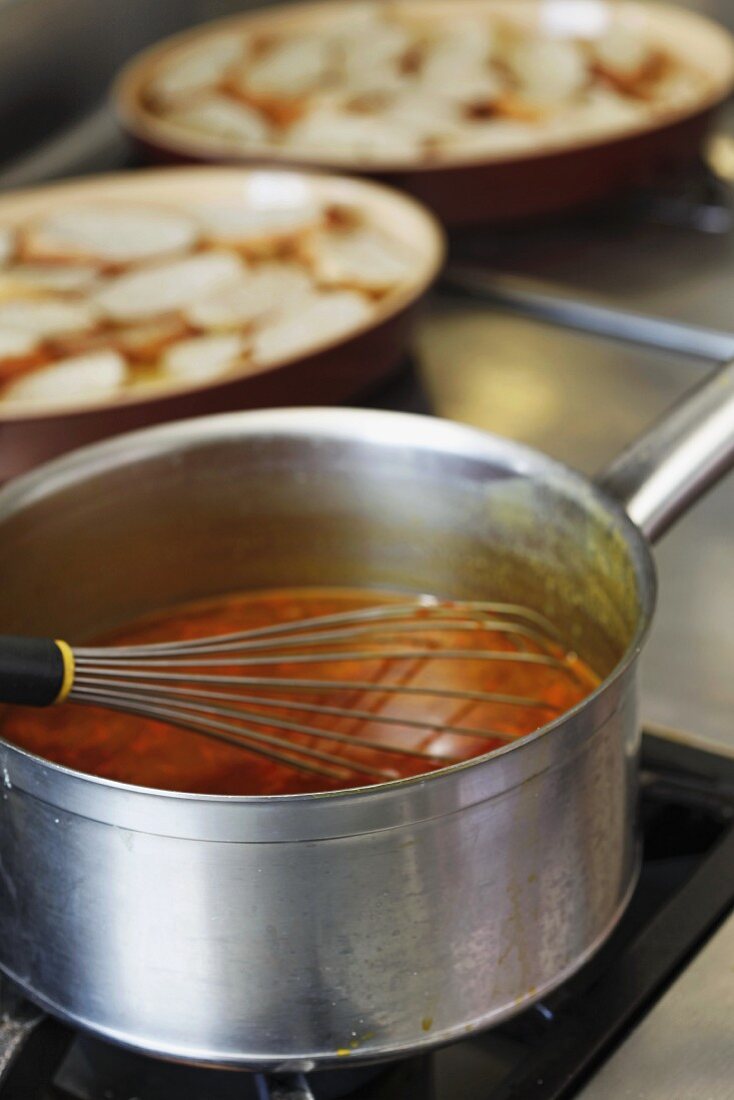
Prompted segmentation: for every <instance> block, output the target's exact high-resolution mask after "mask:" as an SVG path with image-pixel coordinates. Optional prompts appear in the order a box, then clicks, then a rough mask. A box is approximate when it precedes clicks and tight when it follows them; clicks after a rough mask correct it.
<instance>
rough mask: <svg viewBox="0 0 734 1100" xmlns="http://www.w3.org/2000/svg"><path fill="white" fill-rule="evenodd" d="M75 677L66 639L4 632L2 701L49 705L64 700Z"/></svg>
mask: <svg viewBox="0 0 734 1100" xmlns="http://www.w3.org/2000/svg"><path fill="white" fill-rule="evenodd" d="M73 679H74V657H73V654H72V652H71V649H70V648H69V646H68V645H67V644H66V642H55V641H53V640H52V639H51V638H21V637H14V636H13V635H11V634H0V703H15V704H18V705H20V706H26V707H48V706H51V704H52V703H60V702H63V700H64V699H65V698H66V697H67V695H68V694H69V691H70V690H71V685H72V681H73Z"/></svg>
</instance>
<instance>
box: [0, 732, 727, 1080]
mask: <svg viewBox="0 0 734 1100" xmlns="http://www.w3.org/2000/svg"><path fill="white" fill-rule="evenodd" d="M642 824H643V833H644V860H643V867H642V874H641V877H640V881H639V885H638V887H637V890H636V891H635V894H634V895H633V898H632V901H631V903H630V906H629V908H628V910H627V912H626V914H625V916H624V917H623V919H622V921H621V923H620V925H619V926H618V928H617V930H616V931H615V932H614V934H613V935H612V937H611V938H610V940H609V941H608V942H607V944H606V945H605V946H604V947H603V948H602V949H601V951H599V953H598V954H597V955H596V956H595V957H594V958H593V959H592V960H591V961H590V962H589V963H588V964H587V965H586V966H585V967H584V968H583V969H582V970H581V971H580V972H579V973H578V974H577V975H575V976H574V977H573V978H572V979H571V980H570V981H568V982H567V983H565V985H563V986H562V987H561V988H560V989H558V990H556V992H555V993H553V994H552V995H551V996H549V997H547V998H545V999H544V1000H543V1001H542V1002H541V1003H539V1004H536V1005H535V1006H533V1007H532V1008H530V1009H528V1010H527V1011H525V1012H523V1013H522V1014H521V1015H520V1016H518V1017H516V1018H515V1019H514V1020H511V1021H509V1022H508V1023H506V1024H503V1025H501V1026H500V1027H497V1028H495V1029H494V1030H491V1031H488V1032H486V1033H484V1034H483V1035H479V1036H473V1037H472V1038H471V1039H467V1040H465V1041H462V1042H458V1043H454V1044H452V1045H450V1046H447V1047H443V1048H442V1049H440V1050H437V1051H435V1052H433V1053H431V1054H428V1055H423V1056H421V1057H416V1058H413V1059H406V1060H404V1061H401V1062H397V1063H394V1064H392V1065H388V1066H368V1067H363V1068H359V1067H355V1068H354V1069H349V1070H345V1071H333V1072H326V1073H321V1074H314V1075H313V1076H312V1077H311V1078H310V1079H309V1081H308V1082H305V1081H304V1080H303V1079H301V1080H299V1079H297V1078H290V1079H280V1080H273V1079H271V1080H269V1081H265V1080H264V1079H263V1078H258V1077H255V1076H252V1075H249V1074H244V1073H233V1072H219V1071H214V1070H207V1069H197V1068H191V1067H186V1066H180V1065H170V1064H168V1063H164V1062H160V1061H157V1060H154V1059H150V1058H147V1057H143V1056H140V1055H134V1054H130V1053H128V1052H126V1051H123V1050H120V1049H118V1048H115V1047H112V1046H110V1045H108V1044H106V1043H102V1042H100V1041H98V1040H94V1039H90V1038H88V1037H84V1036H81V1035H79V1034H78V1033H74V1032H73V1031H71V1030H70V1029H68V1028H65V1027H63V1026H62V1025H60V1024H58V1023H56V1022H55V1021H53V1020H50V1019H44V1020H42V1021H41V1022H40V1023H39V1024H38V1025H37V1026H36V1027H35V1028H33V1029H29V1030H28V1032H27V1034H28V1038H27V1039H26V1040H25V1042H22V1043H20V1044H19V1047H20V1049H19V1051H18V1052H17V1053H16V1056H15V1058H14V1060H13V1061H12V1064H11V1065H10V1068H9V1069H7V1068H5V1069H4V1067H3V1061H2V1055H1V1053H0V1100H268V1098H271V1100H276V1098H277V1100H305V1098H306V1097H308V1096H313V1097H314V1098H315V1100H337V1098H338V1097H342V1096H348V1097H350V1098H351V1100H413V1098H415V1100H530V1098H533V1100H563V1098H570V1097H573V1096H574V1094H575V1093H576V1092H577V1090H578V1088H579V1087H580V1086H581V1084H582V1083H583V1082H584V1081H585V1080H586V1079H587V1078H588V1076H589V1075H590V1074H591V1073H593V1070H594V1068H595V1067H596V1066H598V1065H599V1064H600V1063H601V1062H603V1061H604V1059H605V1058H606V1057H608V1056H609V1055H610V1054H611V1052H612V1051H613V1050H614V1049H615V1048H616V1047H617V1046H618V1045H619V1043H620V1042H621V1040H622V1039H623V1038H624V1036H625V1035H626V1034H627V1033H628V1032H629V1031H630V1029H631V1028H633V1027H634V1025H635V1023H636V1022H637V1021H638V1020H639V1019H640V1018H641V1017H642V1016H643V1015H644V1014H645V1012H646V1011H648V1010H649V1009H650V1007H651V1006H652V1005H653V1004H654V1003H655V1001H656V1000H657V999H658V997H659V996H660V994H661V993H662V992H663V991H664V989H665V988H666V987H667V986H668V985H669V984H670V982H671V981H672V980H673V979H674V978H675V976H676V975H677V974H678V973H679V972H680V971H681V970H682V969H683V968H684V967H685V966H686V964H687V962H688V961H689V960H690V959H691V958H692V957H693V956H694V955H695V953H696V952H697V951H698V950H699V949H700V947H701V946H702V944H703V943H704V942H705V940H706V939H707V938H708V936H709V935H710V934H711V933H712V932H713V931H714V929H715V928H716V927H717V925H718V924H719V923H720V922H721V920H722V919H723V918H724V917H725V916H726V915H727V913H729V912H730V911H731V909H732V907H733V906H734V758H730V757H726V756H723V755H721V756H720V755H717V754H716V753H712V752H707V751H704V750H702V749H700V748H695V747H692V746H690V745H687V744H683V743H680V742H678V741H672V740H668V739H666V738H663V737H660V736H654V735H651V734H646V735H645V738H644V741H643V799H642ZM19 1016H20V1018H21V1019H22V1010H21V1012H20V1013H19ZM309 1090H310V1091H309Z"/></svg>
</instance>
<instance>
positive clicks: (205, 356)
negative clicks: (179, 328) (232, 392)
mask: <svg viewBox="0 0 734 1100" xmlns="http://www.w3.org/2000/svg"><path fill="white" fill-rule="evenodd" d="M249 347H250V342H249V340H247V339H246V337H244V336H242V335H241V334H239V335H234V334H231V335H227V336H196V337H193V338H192V339H190V340H182V341H181V342H180V343H178V344H173V345H172V346H171V347H169V348H168V349H167V350H166V352H165V354H164V355H163V359H162V363H161V366H162V369H163V370H164V371H165V373H166V375H167V377H169V378H171V379H176V381H179V382H209V381H213V380H214V379H215V378H221V377H222V376H223V375H226V374H228V373H230V371H232V370H233V369H234V368H235V367H237V366H238V365H239V364H240V363H241V362H242V359H243V356H244V355H246V353H247V351H248V349H249Z"/></svg>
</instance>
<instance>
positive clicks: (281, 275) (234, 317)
mask: <svg viewBox="0 0 734 1100" xmlns="http://www.w3.org/2000/svg"><path fill="white" fill-rule="evenodd" d="M313 289H314V284H313V280H312V279H311V277H310V276H309V275H308V273H307V272H306V271H304V270H303V268H300V267H296V266H295V265H294V264H283V263H280V264H261V265H260V266H259V267H256V268H254V269H253V271H252V272H251V273H250V274H248V275H245V276H244V277H243V278H242V279H241V280H240V282H238V283H232V284H230V285H229V286H228V287H226V288H225V289H224V290H223V291H221V292H220V293H219V294H216V295H212V296H211V297H209V298H205V299H203V300H201V301H199V302H195V303H194V305H192V306H191V307H190V308H189V309H188V310H187V317H188V320H189V321H190V322H191V323H192V324H193V325H195V326H197V327H200V328H205V329H232V328H240V327H243V326H248V325H251V324H252V323H254V322H256V321H258V320H260V319H261V318H263V317H270V316H276V315H277V314H280V313H283V312H284V311H288V310H292V309H295V308H296V307H297V306H298V305H299V304H300V303H302V302H304V301H305V300H306V299H307V298H308V296H309V294H311V293H312V292H313Z"/></svg>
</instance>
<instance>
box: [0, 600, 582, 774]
mask: <svg viewBox="0 0 734 1100" xmlns="http://www.w3.org/2000/svg"><path fill="white" fill-rule="evenodd" d="M414 599H415V597H413V596H404V595H396V594H395V593H384V592H374V591H367V590H363V589H359V590H352V589H335V588H311V589H307V588H302V589H280V590H271V591H260V592H245V593H237V594H233V595H227V596H222V597H219V598H217V599H213V600H208V601H206V602H199V603H195V604H187V605H184V606H178V607H174V608H172V609H167V610H165V611H161V612H157V613H155V614H153V615H150V616H147V617H146V618H144V619H140V620H138V621H136V622H134V623H131V624H129V625H127V626H124V627H122V628H120V629H118V630H116V631H115V632H114V633H111V634H108V635H106V636H105V637H103V638H99V639H96V640H95V643H94V644H99V645H118V646H119V645H144V644H148V643H159V642H170V641H180V640H185V639H193V638H201V637H205V636H209V635H218V634H228V633H232V632H235V631H241V630H247V629H250V628H254V627H261V626H266V625H269V624H272V623H281V622H287V621H292V620H299V619H306V618H311V617H313V616H318V615H331V614H334V613H339V612H344V611H350V610H353V609H361V608H369V607H371V606H375V605H378V604H382V605H384V604H385V603H387V602H396V603H399V604H405V603H410V602H412V601H413V600H414ZM440 606H441V608H442V609H446V612H447V614H448V613H449V612H450V610H451V606H452V605H451V603H450V602H441V603H440ZM449 618H450V615H449ZM396 621H399V620H396ZM349 644H350V647H351V648H354V646H355V645H358V646H359V647H360V649H361V650H365V649H367V650H369V651H370V653H372V651H375V655H374V656H372V655H370V656H369V658H368V659H366V660H353V659H351V658H350V659H349V660H344V661H331V662H328V661H323V662H319V663H318V664H305V665H304V664H297V663H294V662H292V661H291V662H289V661H288V660H287V659H285V658H284V656H282V655H281V656H277V655H274V654H272V652H271V654H270V656H272V657H273V663H272V664H270V665H267V666H262V665H261V666H254V667H253V666H250V667H244V668H243V667H242V666H240V667H238V668H234V667H232V666H227V664H226V657H225V658H222V660H221V665H219V666H218V667H216V668H215V669H212V668H208V669H203V668H202V669H200V671H203V672H208V673H212V672H222V673H225V674H235V675H237V674H239V675H243V674H247V675H263V676H267V677H278V678H281V677H282V678H288V677H294V678H300V679H304V678H310V679H329V680H333V681H363V682H366V681H369V682H371V683H374V684H377V685H379V686H380V687H385V686H389V685H398V684H402V685H406V686H410V687H413V688H420V687H433V688H435V687H441V688H444V689H452V690H457V691H461V692H466V691H473V692H482V693H501V694H503V695H511V696H520V697H527V698H531V699H533V700H534V701H535V703H536V704H538V705H533V706H530V705H515V704H509V703H505V702H491V703H490V702H486V701H476V700H467V699H457V698H443V697H436V696H431V695H423V694H416V695H409V696H404V695H398V694H394V693H389V692H387V691H381V690H376V691H375V690H362V689H356V688H350V689H348V690H337V689H335V688H330V689H328V690H319V691H314V692H304V691H303V690H301V691H300V692H299V693H296V692H295V691H293V692H290V691H289V692H288V693H287V694H280V695H278V694H277V693H273V691H272V689H271V690H270V691H265V690H263V689H251V688H248V689H244V688H238V687H231V686H229V687H224V688H218V689H216V690H224V691H229V692H238V691H245V690H247V691H248V693H249V694H250V695H257V694H259V695H260V696H263V695H269V697H271V698H276V700H280V701H287V702H289V703H293V702H294V701H295V702H296V704H299V703H300V704H304V703H308V704H316V705H317V706H332V707H340V708H349V710H350V711H355V710H358V711H362V712H368V713H369V714H370V715H373V716H374V720H370V719H368V718H366V717H353V716H350V717H341V716H334V715H332V714H323V713H320V714H314V713H311V712H308V711H306V710H300V709H298V706H297V707H296V709H293V708H292V707H288V708H284V707H282V706H280V707H278V706H276V707H275V708H272V707H265V706H263V704H262V703H248V704H247V709H248V710H249V711H250V712H251V714H254V715H255V716H256V717H260V719H261V723H262V724H257V723H254V722H252V721H249V722H248V723H247V724H248V726H249V729H250V730H254V731H256V732H257V733H258V734H264V735H266V736H271V737H276V738H281V739H283V740H287V742H288V745H287V746H286V748H285V749H276V750H274V751H277V752H287V753H288V755H291V756H293V755H296V754H294V753H293V749H294V748H295V747H296V746H299V745H300V746H305V747H308V748H312V749H316V750H317V751H323V752H326V753H329V754H332V755H334V756H337V757H339V758H341V759H342V760H347V761H350V762H351V764H357V765H363V766H366V767H367V768H368V769H369V768H372V769H375V770H377V771H378V772H379V773H381V774H372V773H365V772H360V771H356V770H352V768H351V765H350V767H348V768H341V769H339V768H338V767H337V766H335V765H333V764H328V763H327V764H326V767H327V768H330V769H332V770H336V771H337V773H338V774H336V775H323V774H318V773H314V772H310V771H303V770H300V769H298V768H295V767H293V766H291V764H290V763H283V762H281V761H277V760H272V759H268V758H266V757H265V756H263V755H260V754H259V753H258V752H255V751H253V749H254V748H255V747H256V746H252V748H247V747H245V746H243V747H239V746H235V745H232V744H229V743H225V742H223V741H220V740H216V739H212V738H210V737H207V736H202V735H201V734H198V733H193V732H191V731H188V730H185V729H181V728H179V727H177V726H174V725H170V724H168V723H167V722H162V721H158V720H153V719H149V718H142V717H139V716H134V715H130V714H123V713H119V712H117V711H113V710H108V709H102V708H98V707H92V706H88V705H80V704H75V703H73V702H69V703H66V704H63V705H61V706H58V707H53V708H50V709H48V710H38V711H34V710H26V709H23V708H19V707H17V708H8V709H7V710H6V711H5V712H4V714H3V715H2V717H1V718H0V734H1V735H2V736H3V737H4V738H5V739H6V740H8V741H10V742H12V743H13V744H16V745H19V746H21V747H22V748H25V749H28V750H29V751H30V752H33V753H36V754H37V755H39V756H41V757H44V758H45V759H48V760H52V761H55V762H56V763H58V764H63V765H65V766H67V767H70V768H74V769H76V770H78V771H81V772H86V773H89V774H92V775H97V776H102V777H104V778H107V779H114V780H119V781H121V782H123V783H132V784H137V785H140V786H144V787H153V788H159V789H164V790H170V791H188V792H196V793H202V794H229V795H248V794H249V795H252V794H296V793H305V792H313V791H325V790H339V789H344V788H349V787H355V786H364V785H368V784H372V783H377V782H383V781H384V780H385V779H387V778H399V777H407V776H413V775H419V774H422V773H426V772H430V771H433V770H435V769H436V768H438V767H443V766H446V764H449V763H452V762H455V761H459V760H467V759H470V758H471V757H474V756H477V755H479V754H482V753H485V752H488V751H490V750H492V749H496V748H498V747H500V746H501V745H505V744H507V743H508V741H513V740H515V739H517V738H520V737H523V736H524V735H527V734H529V733H531V732H533V731H534V730H536V729H538V728H539V727H540V726H542V725H544V724H545V723H546V722H548V721H551V720H552V719H553V718H556V717H558V716H559V715H560V714H563V713H564V712H565V711H567V710H568V709H569V708H570V707H572V706H574V705H575V704H576V703H578V702H580V701H581V700H582V699H583V698H584V697H585V696H586V695H588V694H589V692H590V691H591V690H593V688H594V687H595V686H596V684H597V683H598V680H597V678H596V677H595V675H594V674H593V672H591V670H590V669H589V668H588V667H587V666H585V665H584V664H583V662H582V661H580V660H579V659H578V658H577V657H575V656H573V655H570V656H567V655H565V654H564V653H563V651H562V649H561V648H554V650H553V652H554V653H555V655H557V656H558V657H560V658H561V659H562V662H563V667H561V668H557V667H552V666H546V665H540V664H532V663H521V662H516V661H514V660H490V661H488V660H481V659H478V658H474V657H471V656H470V657H469V658H468V659H461V660H452V659H449V658H448V657H446V658H441V656H440V653H441V651H442V650H444V649H462V650H469V651H471V652H472V653H473V652H477V653H480V652H486V651H493V652H497V653H512V652H513V651H515V652H517V651H518V649H520V650H524V651H525V652H531V653H532V652H540V646H539V645H538V644H537V643H536V642H535V641H534V640H533V639H532V638H530V639H528V638H525V637H523V636H518V635H515V634H512V633H510V634H507V633H503V632H500V631H496V630H491V629H487V630H485V629H482V630H470V631H459V630H457V629H453V628H447V629H444V630H441V631H438V632H436V631H435V630H433V629H429V630H428V631H427V632H425V633H413V632H410V633H405V632H402V633H401V632H400V631H399V630H396V631H395V632H394V633H393V634H383V636H382V638H381V640H380V644H379V646H378V645H377V644H376V643H375V642H374V641H373V640H371V639H368V638H365V637H360V638H358V639H356V640H351V642H350V643H349ZM330 648H331V651H333V649H334V646H331V647H330ZM426 648H430V649H431V650H435V652H436V654H437V656H436V657H435V658H433V657H430V658H426V657H421V656H415V655H413V653H412V651H414V650H416V649H426ZM386 649H390V650H395V649H400V650H405V651H407V653H408V656H407V657H404V658H403V657H401V658H394V657H384V656H383V655H381V653H380V652H378V651H382V652H384V650H386ZM299 651H300V652H303V653H305V652H314V650H313V648H309V647H308V646H307V645H301V646H300V647H299ZM225 705H228V706H231V705H232V704H231V703H227V704H225ZM268 718H270V719H271V720H272V718H278V719H283V720H286V721H289V722H293V723H297V724H303V725H309V726H318V727H320V729H321V730H322V731H324V732H326V733H332V732H335V733H338V734H341V735H346V736H349V737H351V738H365V739H369V740H371V741H374V742H376V743H377V744H378V746H386V745H393V746H400V747H401V748H408V749H411V750H415V751H420V752H429V753H432V754H434V755H435V756H437V757H441V758H442V759H426V758H424V757H420V756H409V755H401V754H397V753H392V752H389V751H385V750H384V749H383V748H380V747H377V748H372V747H370V748H367V747H362V746H356V745H352V744H343V743H338V742H334V741H332V740H329V739H328V738H327V737H324V736H318V735H316V734H312V735H308V734H304V733H297V732H293V731H284V730H283V729H277V728H275V727H272V726H268V725H267V721H268ZM386 718H392V719H398V720H399V722H402V721H405V720H406V719H412V720H420V721H426V722H430V723H431V724H432V726H433V727H435V728H432V729H430V730H425V729H415V728H413V727H411V726H408V725H402V724H394V723H388V722H386V721H385V719H386ZM217 721H221V722H223V723H229V722H231V721H232V719H231V718H221V717H220V718H218V719H217ZM446 726H458V727H461V728H462V730H465V731H466V730H468V731H470V732H469V733H466V732H462V733H456V732H451V731H449V730H447V729H446ZM473 731H476V733H474V732H473ZM480 731H481V732H480ZM487 734H489V735H487ZM260 747H261V748H263V747H264V746H262V744H261V745H260ZM269 748H272V746H269ZM298 759H301V760H302V761H303V760H306V758H305V757H301V758H298ZM314 763H316V764H317V765H319V766H320V765H321V764H323V763H324V762H323V761H314Z"/></svg>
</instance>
